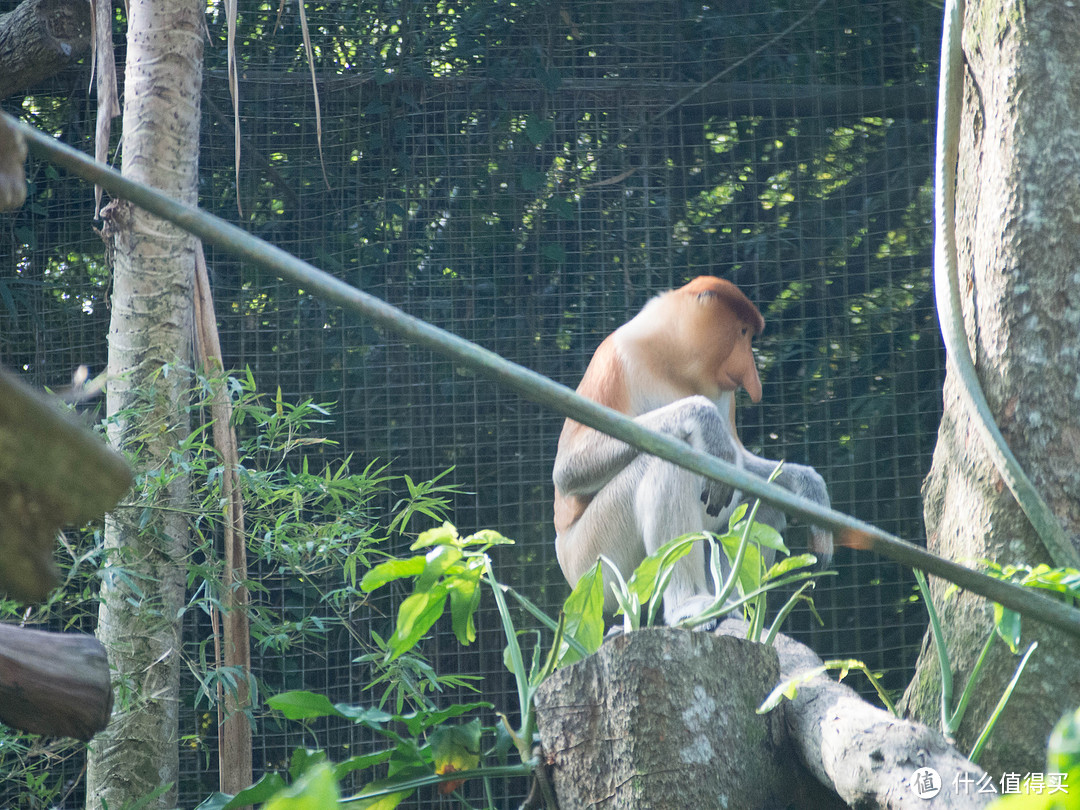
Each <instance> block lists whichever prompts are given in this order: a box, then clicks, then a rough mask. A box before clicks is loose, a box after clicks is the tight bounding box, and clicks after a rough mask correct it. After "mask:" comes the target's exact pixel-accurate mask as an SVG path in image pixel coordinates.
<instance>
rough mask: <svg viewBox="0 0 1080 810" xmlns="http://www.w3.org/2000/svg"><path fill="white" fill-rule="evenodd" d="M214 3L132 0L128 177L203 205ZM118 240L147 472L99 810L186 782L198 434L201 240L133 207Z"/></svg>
mask: <svg viewBox="0 0 1080 810" xmlns="http://www.w3.org/2000/svg"><path fill="white" fill-rule="evenodd" d="M204 11H205V3H199V2H195V1H194V0H129V2H128V37H127V65H126V75H125V89H124V98H125V105H124V119H123V131H124V135H123V144H122V149H121V157H122V160H123V172H124V174H125V175H127V176H129V177H131V178H133V179H136V180H139V181H142V182H144V183H147V184H149V185H152V186H155V187H157V188H159V189H161V190H163V191H165V192H166V193H168V194H170V195H171V196H174V197H177V198H178V199H181V200H184V201H186V202H189V203H194V202H195V201H196V197H197V194H196V176H197V169H198V144H199V96H200V90H201V85H202V49H203V37H204V34H205V25H204V21H203V14H204ZM106 216H107V221H106V226H107V227H106V230H107V232H108V233H109V235H110V236H111V237H112V239H113V245H114V249H115V253H114V256H115V259H114V266H113V297H112V323H111V327H110V332H109V388H108V400H107V408H108V414H109V416H110V418H111V419H112V420H113V421H112V422H111V424H110V427H109V438H110V440H111V441H112V442H113V444H114V445H115V446H117V447H122V448H124V449H126V450H128V451H131V452H134V453H135V454H136V456H137V459H138V464H139V466H140V467H141V469H143V470H145V471H148V472H150V473H154V472H160V473H163V475H162V476H155V475H153V474H151V475H149V476H148V477H147V479H146V481H147V483H145V484H144V485H143V487H142V490H141V491H140V492H136V494H135V497H134V499H133V501H132V503H131V506H130V507H129V508H123V509H119V510H117V511H116V512H115V513H113V515H112V516H111V517H110V519H109V520H108V521H107V524H106V536H105V545H106V548H107V550H108V551H109V553H110V562H111V565H112V567H113V568H112V570H113V571H116V572H120V573H121V574H126V575H124V576H118V575H115V574H113V575H111V576H110V575H109V572H108V571H107V572H106V577H105V579H104V582H103V586H102V605H101V611H100V617H99V626H98V636H99V638H100V639H101V640H102V642H103V643H104V644H105V646H106V648H107V649H108V651H109V656H110V659H111V662H112V666H113V670H114V678H115V679H116V681H117V685H118V688H117V705H116V709H115V711H114V714H113V718H112V722H111V723H110V725H109V727H108V729H107V730H106V731H105V732H104V733H102V734H101V735H99V736H98V737H97V738H96V739H95V740H94V742H93V744H92V745H91V748H90V755H89V765H88V770H87V807H89V808H99V807H101V806H102V805H103V803H104V802H107V803H108V806H109V807H110V808H121V807H124V806H125V805H126V804H128V803H130V802H133V801H136V800H137V799H139V798H141V797H143V796H145V795H147V794H149V793H151V792H152V791H154V790H156V789H158V788H159V787H161V786H163V785H167V784H172V786H173V787H172V789H170V790H168V791H166V792H165V793H164V794H163V795H161V796H160V797H158V798H157V800H156V801H155V802H154V803H152V804H151V805H149V806H150V807H155V808H167V807H174V806H175V804H176V783H177V781H178V767H179V766H178V742H177V741H178V728H177V710H178V706H179V700H178V693H179V675H180V619H179V613H180V609H181V608H182V606H183V605H184V602H185V569H184V565H185V555H186V554H187V549H188V525H187V523H188V518H187V514H186V506H187V504H188V482H187V480H186V478H185V477H184V476H183V475H182V474H179V470H178V468H177V465H176V464H175V463H173V461H171V459H170V455H171V454H172V453H174V451H175V450H176V448H177V445H178V443H179V442H180V441H181V440H182V439H183V438H184V437H185V436H186V435H187V434H188V432H189V421H188V414H187V412H186V405H187V398H188V389H189V388H190V374H189V370H188V369H189V367H190V365H191V341H192V334H191V328H192V312H191V310H192V283H193V278H194V269H195V253H194V247H195V244H194V241H193V239H192V238H191V237H189V236H188V235H187V234H185V233H184V232H183V231H181V230H179V229H177V228H175V227H173V226H172V225H168V224H166V223H164V222H162V221H160V220H157V219H155V218H153V217H151V216H149V215H147V214H145V213H144V212H142V211H141V210H139V209H138V208H135V207H134V206H131V205H129V204H127V203H125V202H115V203H113V204H112V205H111V206H110V207H109V210H108V212H107V214H106Z"/></svg>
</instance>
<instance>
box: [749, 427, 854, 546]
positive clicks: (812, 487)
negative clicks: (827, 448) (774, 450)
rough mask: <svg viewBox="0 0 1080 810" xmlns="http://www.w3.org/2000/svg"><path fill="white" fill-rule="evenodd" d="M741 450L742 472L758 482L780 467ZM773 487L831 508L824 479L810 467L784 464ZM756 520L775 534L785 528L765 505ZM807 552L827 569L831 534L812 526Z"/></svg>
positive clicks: (778, 514)
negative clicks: (755, 476)
mask: <svg viewBox="0 0 1080 810" xmlns="http://www.w3.org/2000/svg"><path fill="white" fill-rule="evenodd" d="M740 448H741V456H742V461H743V464H742V466H743V469H744V470H746V471H747V472H750V473H753V474H754V475H757V476H759V477H760V478H765V479H768V477H769V476H770V475H772V473H773V470H775V469H776V465H777V464H779V462H777V461H772V460H771V459H767V458H762V457H761V456H755V455H754V454H753V453H751V452H750V451H749V450H747V449H746V448H742V447H741V446H740ZM776 483H777V484H779V485H780V486H782V487H783V488H784V489H786V490H788V491H789V492H792V493H794V494H795V495H798V496H799V497H801V498H806V499H808V500H811V501H813V502H814V503H816V504H818V505H820V506H823V507H825V508H826V509H829V508H831V502H830V500H829V490H828V488H827V487H826V486H825V479H824V478H822V477H821V475H820V474H819V473H818V471H817V470H815V469H814V468H813V467H808V466H805V465H803V464H790V463H787V462H785V463H784V466H783V467H782V468H781V470H780V475H779V476H778V477H777V479H776ZM758 520H760V521H761V522H762V523H767V524H768V525H770V526H772V527H773V528H775V529H776V530H777V531H783V529H784V526H785V525H786V524H787V518H786V517H785V516H784V514H783V512H781V511H780V510H778V509H777V508H776V507H774V506H769V505H768V504H764V503H763V504H762V505H761V509H759V510H758ZM810 548H811V550H812V551H813V552H814V554H816V555H817V557H818V562H820V563H821V564H823V565H828V563H829V561H830V560H832V554H833V534H832V532H831V531H830V530H828V529H824V528H821V527H819V526H811V527H810Z"/></svg>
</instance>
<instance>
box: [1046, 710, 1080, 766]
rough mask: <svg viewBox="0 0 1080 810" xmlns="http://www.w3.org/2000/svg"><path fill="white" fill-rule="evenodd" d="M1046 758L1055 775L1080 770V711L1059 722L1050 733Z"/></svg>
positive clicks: (1067, 715)
mask: <svg viewBox="0 0 1080 810" xmlns="http://www.w3.org/2000/svg"><path fill="white" fill-rule="evenodd" d="M1046 758H1047V765H1048V767H1049V770H1050V771H1051V772H1053V773H1070V772H1071V771H1075V770H1077V769H1078V768H1080V709H1077V710H1076V711H1073V712H1068V713H1066V714H1065V716H1064V717H1062V718H1061V719H1060V720H1058V722H1057V724H1056V725H1055V726H1054V730H1053V731H1052V732H1051V733H1050V744H1049V746H1048V748H1047V754H1046ZM1069 784H1070V785H1071V784H1076V783H1074V782H1070V783H1069Z"/></svg>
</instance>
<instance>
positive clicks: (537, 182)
mask: <svg viewBox="0 0 1080 810" xmlns="http://www.w3.org/2000/svg"><path fill="white" fill-rule="evenodd" d="M546 182H547V174H545V173H544V172H538V171H536V170H535V169H522V170H521V187H522V189H524V190H525V191H536V190H537V189H538V188H540V187H541V186H542V185H544V183H546Z"/></svg>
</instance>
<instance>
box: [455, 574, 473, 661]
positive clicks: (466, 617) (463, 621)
mask: <svg viewBox="0 0 1080 810" xmlns="http://www.w3.org/2000/svg"><path fill="white" fill-rule="evenodd" d="M479 584H480V571H479V570H476V571H466V572H465V573H464V574H462V575H461V576H459V577H455V579H454V581H453V582H452V583H451V585H450V619H451V621H452V623H453V627H454V635H455V636H457V640H458V643H459V644H461V645H462V646H464V647H467V646H468V645H469V644H471V643H472V642H474V641H476V625H475V623H474V620H473V616H474V615H475V614H476V608H477V607H479V605H480V588H479Z"/></svg>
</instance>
